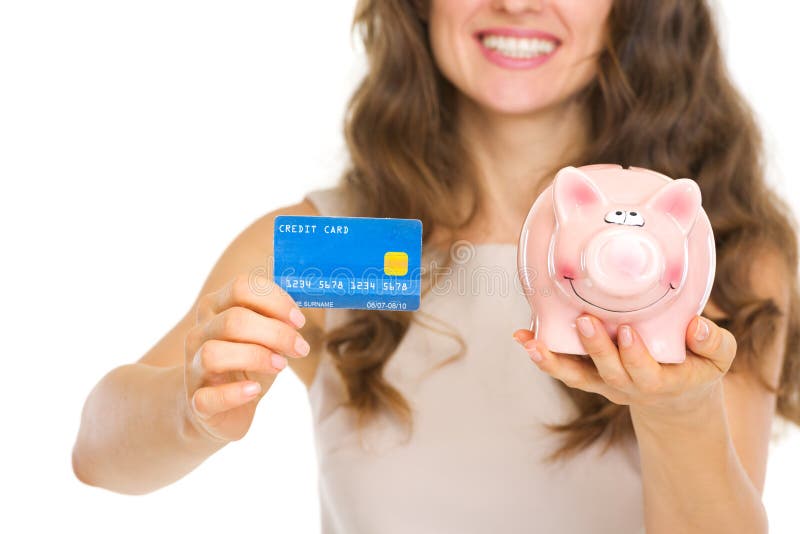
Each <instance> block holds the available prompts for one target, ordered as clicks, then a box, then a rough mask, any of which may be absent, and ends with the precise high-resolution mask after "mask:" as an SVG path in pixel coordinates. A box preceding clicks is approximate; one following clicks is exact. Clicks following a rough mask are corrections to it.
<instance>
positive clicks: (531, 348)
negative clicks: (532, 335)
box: [523, 339, 542, 362]
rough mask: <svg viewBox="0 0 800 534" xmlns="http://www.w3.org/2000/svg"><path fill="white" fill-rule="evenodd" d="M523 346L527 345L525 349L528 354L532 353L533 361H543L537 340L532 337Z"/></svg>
mask: <svg viewBox="0 0 800 534" xmlns="http://www.w3.org/2000/svg"><path fill="white" fill-rule="evenodd" d="M523 346H524V347H525V350H527V351H528V354H530V356H531V359H532V360H533V361H535V362H540V361H542V355H541V353H540V352H539V351H538V350H537V349H536V342H535V341H534V340H532V339H531V340H530V341H528V342H526V343H525V344H524V345H523Z"/></svg>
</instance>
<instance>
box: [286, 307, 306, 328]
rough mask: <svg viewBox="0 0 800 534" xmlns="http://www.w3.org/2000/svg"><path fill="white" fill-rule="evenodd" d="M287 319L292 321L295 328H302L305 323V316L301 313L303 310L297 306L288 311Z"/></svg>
mask: <svg viewBox="0 0 800 534" xmlns="http://www.w3.org/2000/svg"><path fill="white" fill-rule="evenodd" d="M289 320H290V321H292V322H293V323H294V325H295V326H296V327H297V328H302V327H303V325H304V324H306V316H305V315H303V312H301V311H300V309H299V308H292V311H290V312H289Z"/></svg>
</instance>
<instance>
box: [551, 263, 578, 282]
mask: <svg viewBox="0 0 800 534" xmlns="http://www.w3.org/2000/svg"><path fill="white" fill-rule="evenodd" d="M577 273H578V269H577V267H576V266H575V265H573V264H572V263H570V262H568V261H563V260H561V261H559V262H558V263H557V264H556V279H557V280H563V279H564V277H565V276H566V277H568V278H576V277H577Z"/></svg>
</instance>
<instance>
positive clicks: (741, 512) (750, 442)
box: [515, 255, 789, 534]
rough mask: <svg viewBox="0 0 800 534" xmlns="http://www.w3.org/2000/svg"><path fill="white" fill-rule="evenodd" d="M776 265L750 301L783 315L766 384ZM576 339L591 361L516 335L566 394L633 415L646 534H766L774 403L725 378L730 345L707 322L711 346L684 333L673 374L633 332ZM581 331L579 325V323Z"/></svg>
mask: <svg viewBox="0 0 800 534" xmlns="http://www.w3.org/2000/svg"><path fill="white" fill-rule="evenodd" d="M777 258H778V256H777V255H775V256H770V257H768V258H766V259H765V260H764V261H762V262H761V263H760V269H759V272H758V273H756V274H758V275H759V276H758V279H757V280H755V279H754V280H753V284H754V287H755V288H756V292H757V293H758V294H759V295H760V296H763V297H767V298H771V299H773V301H774V302H775V303H776V305H777V306H778V307H779V308H780V309H781V310H782V311H783V315H782V317H781V318H780V319H779V322H780V324H778V325H777V328H776V335H775V338H774V339H773V342H772V344H771V346H770V348H769V351H768V353H767V354H761V355H759V357H758V359H757V361H759V362H760V363H761V364H762V366H763V368H762V370H763V371H764V376H765V378H767V379H769V380H772V383H773V384H777V383H778V379H779V376H780V370H781V367H782V364H783V357H784V354H783V349H784V347H785V340H786V330H787V313H788V306H789V293H788V290H787V287H788V283H787V281H788V280H789V278H788V276H789V274H788V273H786V271H785V269H783V268H782V264H781V263H780V260H779V259H777ZM589 319H590V322H591V323H592V324H593V325H594V334H593V335H589V336H586V335H584V334H583V333H579V335H580V336H581V340H582V342H583V344H584V346H585V348H586V349H587V352H589V355H590V356H591V359H592V361H591V362H590V361H578V360H573V359H568V358H560V357H559V356H558V355H555V354H553V353H552V352H550V351H548V350H547V348H546V347H544V346H543V345H542V344H541V343H539V342H538V341H537V340H535V339H532V332H530V331H527V330H521V331H517V332H516V333H515V337H516V338H517V339H518V340H519V341H520V342H521V343H523V344H524V345H525V348H526V349H527V350H528V351H529V353H530V354H531V358H532V359H533V360H534V362H535V363H536V364H537V365H538V366H539V367H540V368H541V369H542V370H544V371H545V372H547V373H549V374H551V375H552V376H554V377H555V378H558V379H560V380H562V381H564V382H565V383H566V384H567V385H570V386H571V387H578V388H580V389H583V390H586V391H591V392H595V393H600V394H602V395H604V396H605V397H607V398H608V399H609V400H611V401H613V402H616V403H618V404H628V405H629V406H630V411H631V418H632V420H633V426H634V430H635V432H636V436H637V440H638V443H639V450H640V457H641V466H642V479H643V494H644V503H645V521H646V526H647V532H648V534H659V533H662V532H664V533H674V532H681V533H686V534H692V533H695V532H696V533H703V534H706V533H713V532H724V533H726V534H729V533H738V532H741V533H747V534H760V533H765V532H767V516H766V513H765V511H764V507H763V504H762V502H761V492H762V490H763V484H764V474H765V470H766V460H767V450H768V444H769V437H770V428H771V421H772V416H773V413H774V409H775V396H774V394H772V393H770V392H769V391H768V390H766V389H765V388H763V387H762V386H760V385H759V384H758V382H757V379H756V378H755V376H753V375H751V374H750V373H748V372H739V373H736V374H726V373H727V371H728V369H729V368H730V364H731V363H732V361H733V357H734V355H735V354H736V350H737V346H736V340H735V339H734V338H733V336H732V335H731V334H730V332H728V331H727V330H725V329H722V328H719V327H718V326H716V325H715V324H714V323H713V322H712V321H708V325H709V327H710V328H709V330H708V333H709V335H708V337H706V338H705V339H704V340H702V341H698V340H696V339H695V338H694V334H695V332H696V330H698V329H699V328H698V327H699V324H700V321H699V318H696V319H695V320H693V321H692V322H691V323H690V325H689V328H688V329H687V347H688V348H689V349H690V351H688V352H689V354H687V360H686V361H685V362H684V363H683V364H680V365H677V366H666V365H660V364H658V362H656V361H655V360H653V359H652V357H651V356H650V355H649V353H648V352H647V349H646V347H644V344H643V343H642V342H641V339H640V338H639V337H638V335H637V334H636V333H635V331H633V330H632V329H631V334H632V336H631V338H632V339H631V341H632V343H631V344H629V345H627V346H623V344H622V337H621V336H619V334H618V340H620V346H619V347H617V346H616V345H614V343H613V342H612V341H611V340H610V338H609V337H608V335H607V334H606V333H605V328H604V327H603V326H602V323H601V322H600V321H599V320H598V319H596V318H593V317H589ZM579 326H580V323H579Z"/></svg>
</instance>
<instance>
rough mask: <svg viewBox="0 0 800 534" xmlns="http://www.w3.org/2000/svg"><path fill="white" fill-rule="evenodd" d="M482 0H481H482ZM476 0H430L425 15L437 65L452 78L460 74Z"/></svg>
mask: <svg viewBox="0 0 800 534" xmlns="http://www.w3.org/2000/svg"><path fill="white" fill-rule="evenodd" d="M481 1H483V0H481ZM475 3H476V2H475V1H465V2H460V1H458V0H433V1H432V2H431V8H430V13H429V17H428V36H429V39H430V43H431V52H432V55H433V60H434V63H435V64H436V66H437V67H438V68H439V70H440V71H442V74H444V75H445V77H446V78H448V79H449V80H450V81H451V82H453V83H454V84H455V85H457V86H458V85H459V83H458V82H459V81H460V79H461V78H462V77H463V75H464V73H463V72H462V71H463V70H464V69H463V65H462V63H463V57H462V56H463V55H464V53H465V51H466V50H468V48H467V47H469V46H470V45H471V44H472V43H471V42H470V39H471V38H472V36H471V35H470V33H469V31H468V30H467V21H468V20H469V18H470V16H471V13H472V11H473V10H474V9H475V5H474V4H475Z"/></svg>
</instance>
